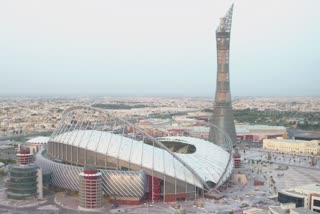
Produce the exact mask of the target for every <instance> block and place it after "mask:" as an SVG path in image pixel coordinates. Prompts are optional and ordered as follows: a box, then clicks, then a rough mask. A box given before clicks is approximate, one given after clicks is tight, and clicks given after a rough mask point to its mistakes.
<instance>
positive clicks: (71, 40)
mask: <svg viewBox="0 0 320 214" xmlns="http://www.w3.org/2000/svg"><path fill="white" fill-rule="evenodd" d="M230 4H231V1H229V0H161V1H160V0H134V1H133V0H101V1H99V0H55V1H49V0H37V1H34V0H28V1H26V0H21V1H17V0H2V1H0V96H11V95H14V96H29V95H36V96H37V95H41V96H49V95H77V96H79V95H80V96H81V95H83V96H87V95H98V96H100V95H101V96H110V95H111V96H195V97H197V96H199V97H203V96H205V97H213V96H214V93H215V88H216V42H215V29H216V27H217V26H218V23H219V18H220V17H222V16H223V15H224V14H225V12H226V11H227V9H228V7H229V6H230ZM319 8H320V1H319V0H303V1H301V0H236V1H235V6H234V14H233V23H232V32H231V50H230V51H231V52H230V79H231V93H232V95H233V96H320V84H319V82H320V69H319V68H320V66H319V65H320V64H319V63H320V12H319Z"/></svg>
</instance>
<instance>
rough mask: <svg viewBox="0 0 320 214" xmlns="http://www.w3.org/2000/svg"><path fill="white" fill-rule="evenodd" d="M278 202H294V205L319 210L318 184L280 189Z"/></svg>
mask: <svg viewBox="0 0 320 214" xmlns="http://www.w3.org/2000/svg"><path fill="white" fill-rule="evenodd" d="M278 201H279V202H280V203H294V204H295V206H296V207H303V208H307V209H309V210H312V211H315V212H320V184H319V183H314V184H308V185H304V186H300V187H295V188H292V189H285V190H281V191H279V193H278Z"/></svg>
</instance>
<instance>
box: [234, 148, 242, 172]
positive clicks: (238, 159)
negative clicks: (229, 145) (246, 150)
mask: <svg viewBox="0 0 320 214" xmlns="http://www.w3.org/2000/svg"><path fill="white" fill-rule="evenodd" d="M233 161H234V167H235V168H239V167H240V166H241V155H240V153H239V151H238V149H235V153H234V154H233Z"/></svg>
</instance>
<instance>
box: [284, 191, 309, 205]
mask: <svg viewBox="0 0 320 214" xmlns="http://www.w3.org/2000/svg"><path fill="white" fill-rule="evenodd" d="M278 201H279V202H280V203H290V202H292V203H295V204H296V207H304V198H298V197H294V196H290V195H285V194H283V193H280V192H279V193H278Z"/></svg>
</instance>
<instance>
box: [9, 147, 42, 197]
mask: <svg viewBox="0 0 320 214" xmlns="http://www.w3.org/2000/svg"><path fill="white" fill-rule="evenodd" d="M31 161H32V155H31V154H30V153H29V150H28V149H27V148H22V149H21V151H20V152H19V153H18V154H17V163H18V164H13V165H10V166H9V181H8V182H7V184H6V186H7V188H8V189H7V197H8V198H10V199H15V200H26V199H35V198H42V197H43V183H42V170H41V169H40V168H39V167H37V166H36V165H34V164H32V163H31Z"/></svg>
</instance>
